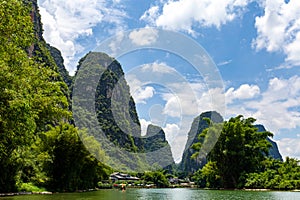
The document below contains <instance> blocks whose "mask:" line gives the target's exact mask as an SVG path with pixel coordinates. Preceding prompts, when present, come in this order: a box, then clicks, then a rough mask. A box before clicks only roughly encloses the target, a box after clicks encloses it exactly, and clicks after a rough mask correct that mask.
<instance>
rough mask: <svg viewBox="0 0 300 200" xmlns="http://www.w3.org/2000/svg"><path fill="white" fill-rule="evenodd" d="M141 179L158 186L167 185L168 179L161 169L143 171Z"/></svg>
mask: <svg viewBox="0 0 300 200" xmlns="http://www.w3.org/2000/svg"><path fill="white" fill-rule="evenodd" d="M142 179H143V180H145V181H146V182H147V183H153V184H155V185H156V186H157V187H159V188H163V187H168V186H169V181H168V179H167V178H166V175H165V174H164V173H163V172H162V171H153V172H145V173H144V175H143V176H142Z"/></svg>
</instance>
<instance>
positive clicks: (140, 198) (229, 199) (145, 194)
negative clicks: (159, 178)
mask: <svg viewBox="0 0 300 200" xmlns="http://www.w3.org/2000/svg"><path fill="white" fill-rule="evenodd" d="M194 199H200V200H201V199H208V200H210V199H213V200H244V199H247V200H257V199H259V200H285V199H287V200H294V199H295V200H299V199H300V192H275V191H272V192H258V191H255V192H254V191H234V190H232V191H230V190H198V189H186V188H174V189H127V190H126V191H125V192H122V191H120V190H99V191H96V192H86V193H69V194H66V193H64V194H54V195H25V196H14V197H1V198H0V200H194Z"/></svg>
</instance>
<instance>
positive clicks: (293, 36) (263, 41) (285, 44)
mask: <svg viewBox="0 0 300 200" xmlns="http://www.w3.org/2000/svg"><path fill="white" fill-rule="evenodd" d="M255 27H256V29H257V38H256V39H255V40H253V46H254V47H255V48H256V49H257V50H260V49H266V50H267V51H269V52H275V51H280V52H284V53H285V54H286V56H287V57H286V61H287V62H288V64H285V65H287V66H290V65H292V66H297V65H300V57H299V54H300V2H299V1H298V0H290V1H284V0H266V1H265V5H264V15H263V16H259V17H256V19H255Z"/></svg>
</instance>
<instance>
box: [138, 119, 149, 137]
mask: <svg viewBox="0 0 300 200" xmlns="http://www.w3.org/2000/svg"><path fill="white" fill-rule="evenodd" d="M140 123H141V132H142V133H141V134H142V136H145V135H146V134H147V128H148V125H149V124H151V121H147V120H145V119H140Z"/></svg>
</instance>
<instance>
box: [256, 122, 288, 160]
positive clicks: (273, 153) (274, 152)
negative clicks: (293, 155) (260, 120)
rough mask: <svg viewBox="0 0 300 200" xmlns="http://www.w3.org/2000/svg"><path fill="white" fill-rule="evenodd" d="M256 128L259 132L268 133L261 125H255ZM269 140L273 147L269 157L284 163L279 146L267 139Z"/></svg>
mask: <svg viewBox="0 0 300 200" xmlns="http://www.w3.org/2000/svg"><path fill="white" fill-rule="evenodd" d="M255 127H256V128H257V129H258V130H257V131H258V132H265V131H267V130H266V129H265V127H264V126H263V125H261V124H257V125H255ZM267 140H268V141H269V142H270V143H271V144H272V147H271V148H270V150H269V157H272V158H274V159H277V160H280V161H283V159H282V156H281V154H280V152H279V149H278V146H277V144H276V142H274V141H273V140H271V139H270V138H267Z"/></svg>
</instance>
